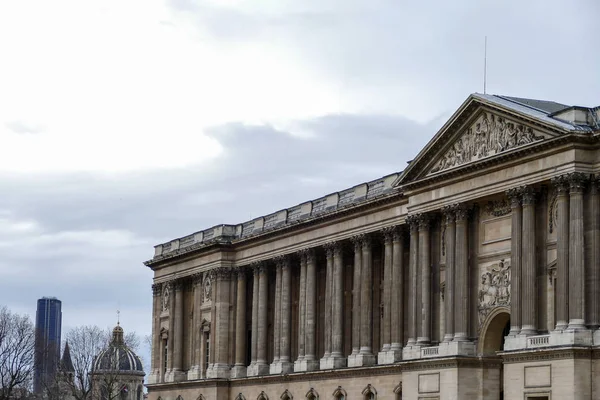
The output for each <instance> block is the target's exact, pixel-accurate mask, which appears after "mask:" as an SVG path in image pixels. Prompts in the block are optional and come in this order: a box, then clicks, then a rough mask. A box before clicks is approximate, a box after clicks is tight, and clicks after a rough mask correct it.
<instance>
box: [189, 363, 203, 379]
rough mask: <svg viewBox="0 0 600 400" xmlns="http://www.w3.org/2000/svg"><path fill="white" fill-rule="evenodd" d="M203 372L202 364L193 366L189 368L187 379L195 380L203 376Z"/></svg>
mask: <svg viewBox="0 0 600 400" xmlns="http://www.w3.org/2000/svg"><path fill="white" fill-rule="evenodd" d="M201 374H202V370H201V369H200V366H199V365H194V366H193V367H192V368H190V369H189V371H188V373H187V380H188V381H194V380H196V379H200V378H202V376H201Z"/></svg>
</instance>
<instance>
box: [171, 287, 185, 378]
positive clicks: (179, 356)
mask: <svg viewBox="0 0 600 400" xmlns="http://www.w3.org/2000/svg"><path fill="white" fill-rule="evenodd" d="M173 286H174V289H175V315H174V329H175V332H174V333H175V335H174V339H175V340H174V343H173V370H172V375H171V376H172V379H173V381H181V380H183V379H184V376H185V374H184V372H183V371H182V369H183V282H180V281H177V282H175V284H174V285H173Z"/></svg>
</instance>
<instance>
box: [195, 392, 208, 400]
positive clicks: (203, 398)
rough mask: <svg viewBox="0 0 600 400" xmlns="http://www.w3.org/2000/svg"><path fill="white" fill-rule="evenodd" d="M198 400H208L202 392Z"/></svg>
mask: <svg viewBox="0 0 600 400" xmlns="http://www.w3.org/2000/svg"><path fill="white" fill-rule="evenodd" d="M196 400H206V397H204V395H203V394H202V393H200V396H198V398H197V399H196Z"/></svg>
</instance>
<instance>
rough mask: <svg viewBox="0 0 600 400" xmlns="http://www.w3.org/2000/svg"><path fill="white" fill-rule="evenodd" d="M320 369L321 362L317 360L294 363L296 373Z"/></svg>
mask: <svg viewBox="0 0 600 400" xmlns="http://www.w3.org/2000/svg"><path fill="white" fill-rule="evenodd" d="M318 369H319V361H317V360H299V361H296V362H295V363H294V372H308V371H316V370H318Z"/></svg>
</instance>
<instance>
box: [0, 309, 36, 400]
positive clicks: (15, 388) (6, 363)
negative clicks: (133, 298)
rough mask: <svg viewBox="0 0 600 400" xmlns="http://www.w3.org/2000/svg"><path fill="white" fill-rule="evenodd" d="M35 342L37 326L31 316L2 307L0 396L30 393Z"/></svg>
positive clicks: (17, 396)
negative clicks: (35, 327)
mask: <svg viewBox="0 0 600 400" xmlns="http://www.w3.org/2000/svg"><path fill="white" fill-rule="evenodd" d="M34 346H35V329H34V326H33V323H32V322H31V320H30V319H29V317H28V316H27V315H19V314H13V313H11V312H10V310H8V308H7V307H2V308H0V385H1V386H0V400H8V399H14V398H22V397H25V396H26V395H27V394H28V393H29V388H30V385H31V379H32V376H33V356H34Z"/></svg>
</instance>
